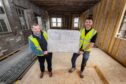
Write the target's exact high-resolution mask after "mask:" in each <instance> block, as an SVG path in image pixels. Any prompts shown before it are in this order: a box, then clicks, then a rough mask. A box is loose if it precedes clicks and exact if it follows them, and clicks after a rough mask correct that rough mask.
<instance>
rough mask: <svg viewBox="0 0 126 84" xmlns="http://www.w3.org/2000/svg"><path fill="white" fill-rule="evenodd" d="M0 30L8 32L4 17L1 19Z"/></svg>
mask: <svg viewBox="0 0 126 84" xmlns="http://www.w3.org/2000/svg"><path fill="white" fill-rule="evenodd" d="M0 32H8V29H7V26H6V23H5V21H4V20H3V19H0Z"/></svg>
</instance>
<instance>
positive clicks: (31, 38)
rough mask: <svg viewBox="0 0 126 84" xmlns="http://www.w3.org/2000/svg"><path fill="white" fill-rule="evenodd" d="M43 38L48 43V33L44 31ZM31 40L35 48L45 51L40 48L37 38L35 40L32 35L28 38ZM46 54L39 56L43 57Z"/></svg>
mask: <svg viewBox="0 0 126 84" xmlns="http://www.w3.org/2000/svg"><path fill="white" fill-rule="evenodd" d="M43 36H44V38H45V40H46V41H47V40H48V37H47V33H46V32H45V31H43ZM28 39H29V40H31V42H33V44H34V46H35V47H36V50H38V51H43V50H42V48H41V47H40V44H39V42H38V40H37V39H36V38H34V37H33V36H32V35H30V36H29V37H28ZM43 55H44V54H39V55H38V56H43Z"/></svg>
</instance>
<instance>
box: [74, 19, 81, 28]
mask: <svg viewBox="0 0 126 84" xmlns="http://www.w3.org/2000/svg"><path fill="white" fill-rule="evenodd" d="M76 18H78V22H75V19H76ZM79 20H80V18H79V17H73V28H74V29H78V28H79V22H80V21H79ZM75 23H77V24H78V26H77V27H75Z"/></svg>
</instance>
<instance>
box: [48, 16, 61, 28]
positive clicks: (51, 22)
mask: <svg viewBox="0 0 126 84" xmlns="http://www.w3.org/2000/svg"><path fill="white" fill-rule="evenodd" d="M53 18H55V19H56V22H53V21H52V19H53ZM59 18H60V19H61V22H58V19H59ZM53 23H56V26H53ZM58 23H61V26H58ZM50 26H51V28H62V26H63V19H62V17H51V19H50Z"/></svg>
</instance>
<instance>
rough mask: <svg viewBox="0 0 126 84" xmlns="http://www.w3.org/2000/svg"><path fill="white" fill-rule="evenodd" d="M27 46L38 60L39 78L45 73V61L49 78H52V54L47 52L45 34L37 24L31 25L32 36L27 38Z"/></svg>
mask: <svg viewBox="0 0 126 84" xmlns="http://www.w3.org/2000/svg"><path fill="white" fill-rule="evenodd" d="M28 40H29V46H30V48H31V50H32V51H33V52H34V53H35V55H36V56H37V58H38V61H39V65H40V70H41V74H40V78H42V77H43V75H44V71H45V66H44V63H45V60H46V61H47V64H48V71H49V77H52V53H49V52H48V51H47V40H48V37H47V34H46V32H45V31H41V29H40V26H39V25H38V24H33V25H32V35H30V36H29V37H28Z"/></svg>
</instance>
